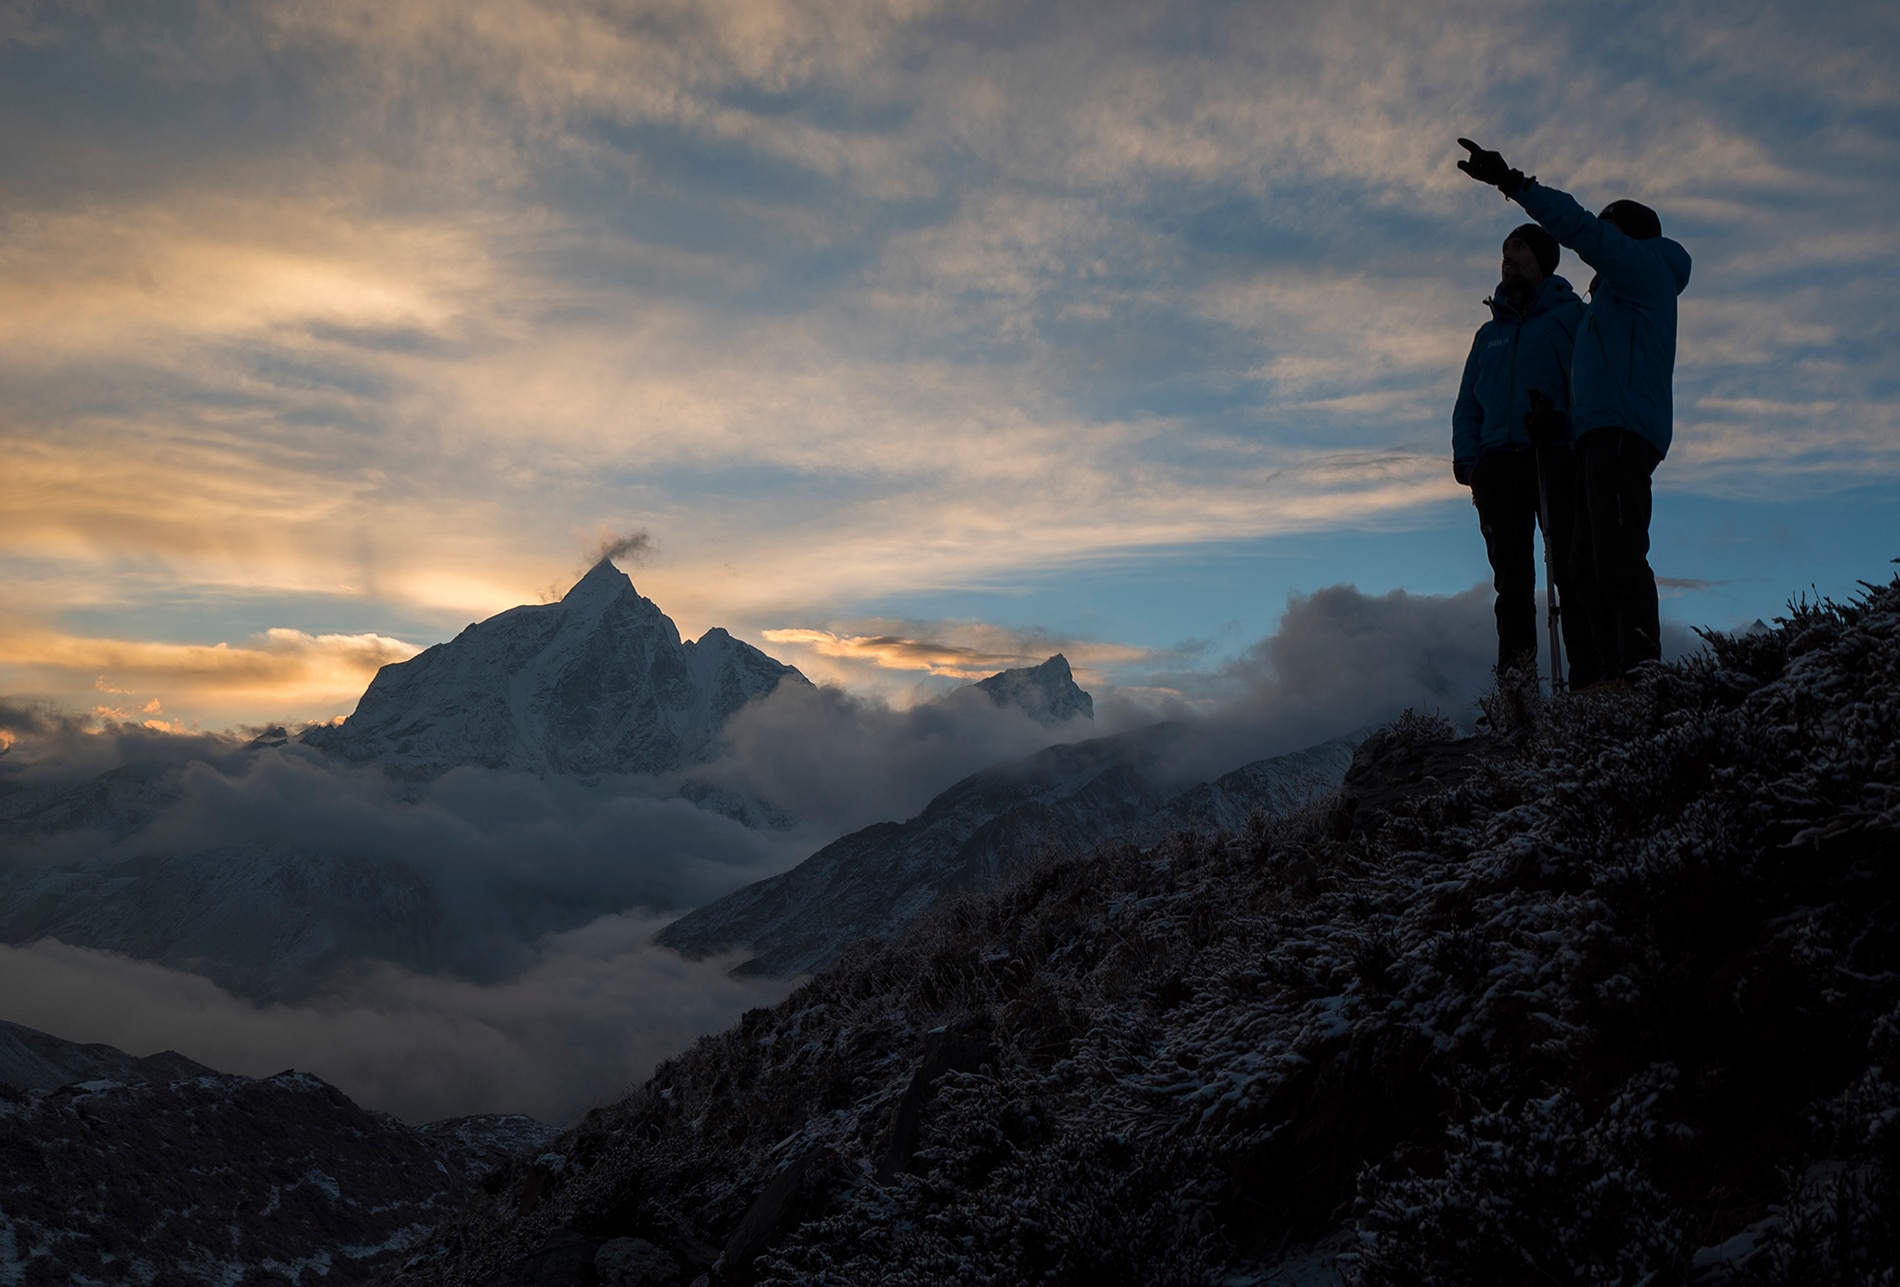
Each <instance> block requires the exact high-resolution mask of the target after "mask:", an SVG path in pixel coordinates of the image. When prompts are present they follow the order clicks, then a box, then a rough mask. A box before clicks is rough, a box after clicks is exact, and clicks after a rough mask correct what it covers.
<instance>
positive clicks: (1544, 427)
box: [1524, 389, 1564, 697]
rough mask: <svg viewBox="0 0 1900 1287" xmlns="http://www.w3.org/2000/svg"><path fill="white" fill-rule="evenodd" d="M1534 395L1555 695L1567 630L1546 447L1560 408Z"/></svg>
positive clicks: (1530, 417)
mask: <svg viewBox="0 0 1900 1287" xmlns="http://www.w3.org/2000/svg"><path fill="white" fill-rule="evenodd" d="M1530 395H1531V409H1530V411H1529V413H1527V414H1526V415H1525V417H1524V428H1525V430H1526V432H1527V433H1528V434H1529V435H1530V440H1531V450H1532V452H1533V454H1534V455H1535V457H1536V461H1537V526H1538V530H1539V531H1541V532H1542V533H1543V534H1544V620H1545V622H1546V624H1547V625H1548V626H1549V629H1550V692H1551V696H1553V697H1554V696H1556V695H1557V694H1558V693H1560V692H1562V691H1563V690H1564V645H1563V632H1562V631H1561V630H1560V629H1559V627H1560V625H1561V624H1562V618H1563V605H1562V604H1561V603H1559V602H1558V601H1557V561H1556V559H1555V558H1554V557H1553V556H1552V555H1551V552H1550V469H1549V461H1550V457H1549V455H1548V454H1547V451H1546V449H1547V448H1548V446H1549V445H1550V440H1551V437H1552V436H1553V435H1552V433H1551V426H1552V422H1553V421H1554V420H1555V419H1556V415H1557V409H1556V407H1555V406H1554V405H1552V403H1551V401H1550V399H1549V398H1547V397H1545V396H1544V395H1543V393H1542V392H1540V391H1539V390H1537V389H1532V390H1531V391H1530Z"/></svg>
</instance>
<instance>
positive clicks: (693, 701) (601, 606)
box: [303, 559, 808, 778]
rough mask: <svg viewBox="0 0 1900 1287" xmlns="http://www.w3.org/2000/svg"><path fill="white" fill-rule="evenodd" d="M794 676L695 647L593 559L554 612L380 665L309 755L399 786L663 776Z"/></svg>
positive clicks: (738, 650) (310, 736) (494, 622)
mask: <svg viewBox="0 0 1900 1287" xmlns="http://www.w3.org/2000/svg"><path fill="white" fill-rule="evenodd" d="M786 681H790V682H795V683H801V684H802V683H806V682H808V681H807V680H806V679H805V677H804V676H803V675H801V674H800V673H799V672H798V671H797V670H796V669H795V668H793V667H791V666H787V665H785V664H783V663H781V662H778V661H775V660H773V659H772V658H771V657H768V656H766V655H765V654H764V653H763V652H760V651H759V650H758V649H757V648H754V647H752V645H750V644H748V643H745V642H743V641H741V640H738V639H735V638H733V637H732V635H730V634H729V633H727V632H726V631H725V630H723V629H720V628H718V627H714V628H713V629H711V630H708V631H707V632H706V633H705V634H704V635H702V636H701V637H700V638H698V639H697V640H681V638H680V634H679V628H678V627H677V626H675V625H674V624H673V621H672V619H671V618H670V617H668V616H667V615H666V614H665V613H663V612H661V611H660V609H659V607H658V606H657V605H655V604H654V602H653V601H652V600H651V599H648V598H645V597H644V596H642V595H641V594H640V593H639V592H638V591H637V590H635V589H634V586H633V582H632V581H631V580H630V579H629V578H628V577H627V575H626V574H625V573H624V572H621V571H620V570H619V569H618V568H616V567H614V566H613V564H612V563H610V562H608V561H606V560H604V559H603V560H602V561H601V562H599V563H598V564H596V565H595V566H594V567H593V568H592V569H591V570H590V571H589V572H588V573H587V575H585V576H583V577H582V578H581V579H580V580H579V581H578V582H576V583H575V585H574V587H573V588H572V589H570V590H569V591H568V592H567V594H566V595H565V596H563V597H562V598H561V600H560V601H559V602H558V603H547V604H529V605H525V606H522V607H519V608H512V609H510V610H508V611H507V612H503V613H499V614H497V615H496V616H493V617H490V618H488V619H487V620H486V621H481V622H477V623H475V624H473V625H471V626H469V627H468V628H467V629H466V630H464V631H462V633H461V634H459V635H457V636H456V637H455V638H454V639H452V640H450V641H449V642H448V643H445V644H437V645H436V646H435V647H433V648H429V649H426V650H424V651H423V652H421V653H419V654H418V655H416V656H415V657H412V658H410V659H409V660H408V661H403V662H396V663H393V664H391V665H388V666H385V667H383V668H382V669H381V670H380V671H378V672H377V674H376V678H375V679H373V680H372V681H371V682H370V685H369V688H368V690H367V691H365V692H364V694H363V697H362V700H361V701H359V702H358V703H357V707H356V711H355V713H354V714H352V715H351V716H350V717H349V718H348V719H347V720H345V721H344V722H343V723H342V724H340V725H323V726H318V727H315V728H312V729H310V730H308V731H307V732H305V733H304V735H303V741H304V742H305V743H307V744H309V745H311V746H316V747H320V748H322V749H323V750H326V751H330V752H333V753H335V754H337V755H341V756H343V757H345V758H347V759H350V760H355V761H374V762H376V763H378V764H380V765H382V766H383V767H385V768H387V769H388V770H390V771H391V772H393V773H396V774H399V775H402V776H406V777H432V776H435V775H437V774H440V773H443V772H445V771H447V770H448V769H451V768H454V767H456V766H458V765H464V764H469V765H480V766H483V767H487V768H500V769H520V770H526V771H528V772H532V773H562V774H570V775H573V776H577V777H583V778H588V777H598V776H601V775H605V774H620V773H668V772H672V771H674V770H677V769H681V768H685V767H687V766H690V765H693V764H698V763H701V762H703V761H705V760H707V759H709V758H710V757H711V756H712V755H713V754H715V753H716V751H717V749H718V744H719V734H720V731H721V730H722V729H723V728H724V727H725V722H726V720H727V719H728V718H730V717H731V716H732V715H733V714H734V713H735V712H736V711H738V710H739V708H740V707H742V706H744V705H745V704H746V703H747V702H749V701H752V700H753V699H755V698H759V697H764V696H766V695H767V694H769V693H771V692H772V691H773V690H774V689H775V688H777V687H778V685H779V684H780V683H781V682H786Z"/></svg>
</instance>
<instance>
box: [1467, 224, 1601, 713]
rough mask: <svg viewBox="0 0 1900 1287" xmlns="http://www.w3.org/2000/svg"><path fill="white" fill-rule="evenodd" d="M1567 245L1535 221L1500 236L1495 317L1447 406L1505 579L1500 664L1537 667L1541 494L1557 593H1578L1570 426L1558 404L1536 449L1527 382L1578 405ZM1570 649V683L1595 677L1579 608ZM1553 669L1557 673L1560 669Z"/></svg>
mask: <svg viewBox="0 0 1900 1287" xmlns="http://www.w3.org/2000/svg"><path fill="white" fill-rule="evenodd" d="M1562 254H1563V252H1562V251H1561V250H1559V249H1558V247H1557V242H1556V240H1555V239H1554V238H1553V237H1552V236H1551V235H1550V234H1549V233H1547V232H1545V231H1544V230H1543V229H1542V228H1540V227H1538V226H1537V225H1536V224H1534V223H1527V224H1524V225H1523V226H1521V227H1518V228H1513V229H1512V230H1511V231H1510V233H1509V234H1507V235H1506V236H1505V238H1504V260H1503V264H1502V265H1501V267H1500V270H1499V281H1498V287H1497V290H1496V291H1495V292H1494V293H1493V294H1492V296H1491V298H1489V299H1487V300H1485V301H1484V302H1485V304H1486V306H1487V307H1489V308H1490V310H1491V320H1490V321H1488V322H1486V323H1485V324H1484V325H1483V326H1481V327H1479V328H1478V334H1477V336H1476V337H1475V338H1474V339H1473V340H1472V341H1471V356H1470V357H1468V358H1466V359H1465V374H1464V379H1463V380H1462V381H1461V382H1460V383H1459V386H1458V401H1457V403H1456V404H1455V405H1454V406H1453V407H1452V412H1451V459H1452V466H1451V469H1452V476H1453V477H1455V478H1456V479H1457V480H1458V481H1459V482H1461V483H1464V484H1465V485H1467V486H1469V487H1470V488H1471V503H1472V504H1473V505H1475V506H1477V508H1478V525H1479V528H1480V529H1481V530H1482V531H1483V533H1484V552H1485V554H1486V555H1487V556H1488V557H1489V558H1490V560H1491V574H1492V585H1493V586H1494V587H1495V588H1496V590H1497V605H1496V613H1497V622H1498V669H1499V670H1500V671H1502V670H1507V669H1510V668H1512V667H1527V668H1529V669H1532V670H1534V669H1535V668H1536V666H1537V560H1536V557H1535V552H1534V551H1535V547H1534V545H1533V543H1532V542H1533V536H1532V533H1533V531H1534V530H1535V529H1536V527H1537V526H1538V508H1539V496H1540V488H1539V479H1538V469H1539V466H1540V463H1541V465H1542V467H1543V469H1544V470H1545V477H1544V479H1543V483H1544V487H1543V489H1542V494H1543V495H1547V496H1548V497H1549V503H1550V514H1549V516H1548V518H1549V523H1550V530H1548V531H1547V532H1545V534H1544V540H1545V542H1546V543H1547V545H1548V547H1549V551H1550V556H1551V566H1552V567H1553V568H1555V569H1556V580H1557V589H1558V593H1559V594H1561V595H1563V596H1564V597H1565V598H1566V599H1568V598H1569V597H1570V588H1569V584H1568V582H1569V562H1568V560H1569V554H1570V529H1571V525H1572V523H1573V521H1574V520H1573V517H1572V515H1571V503H1570V496H1571V491H1572V489H1573V483H1572V481H1571V473H1570V432H1569V424H1568V419H1567V417H1566V416H1565V415H1564V414H1563V413H1562V412H1561V411H1559V412H1557V413H1556V414H1555V416H1554V417H1553V418H1552V423H1550V424H1549V425H1548V426H1542V425H1540V426H1539V427H1540V428H1541V429H1544V430H1545V439H1546V440H1545V442H1544V444H1543V446H1544V450H1543V452H1542V453H1541V460H1540V454H1539V453H1538V452H1537V451H1536V450H1535V449H1534V448H1535V444H1533V442H1532V441H1531V436H1530V433H1531V431H1530V429H1529V428H1528V427H1527V420H1528V418H1529V416H1530V412H1531V396H1530V395H1531V391H1532V390H1536V391H1538V392H1539V393H1541V394H1543V395H1544V397H1546V398H1548V399H1550V401H1551V402H1553V403H1555V404H1556V406H1557V407H1559V408H1567V407H1569V405H1570V358H1571V354H1572V353H1574V352H1575V351H1576V347H1577V325H1578V322H1579V321H1580V319H1581V318H1582V316H1583V301H1582V300H1580V299H1578V298H1577V292H1576V291H1574V290H1572V289H1571V287H1570V283H1569V282H1567V281H1565V280H1564V279H1563V278H1561V277H1558V276H1555V275H1554V274H1555V273H1556V271H1557V263H1558V260H1559V259H1560V258H1561V256H1562ZM1563 620H1564V651H1565V652H1567V653H1568V654H1569V660H1570V666H1569V670H1570V680H1571V683H1572V684H1582V683H1590V682H1592V681H1593V680H1594V679H1595V678H1596V674H1595V667H1594V664H1593V660H1592V659H1593V657H1594V650H1593V649H1592V647H1591V645H1590V641H1589V634H1588V629H1587V627H1586V626H1585V625H1584V624H1583V622H1582V618H1581V616H1580V615H1579V616H1578V617H1577V619H1576V621H1575V622H1574V623H1573V622H1572V620H1571V618H1569V617H1568V616H1566V617H1565V618H1564V619H1563ZM1552 678H1553V679H1556V678H1557V676H1556V674H1555V671H1554V668H1553V673H1552Z"/></svg>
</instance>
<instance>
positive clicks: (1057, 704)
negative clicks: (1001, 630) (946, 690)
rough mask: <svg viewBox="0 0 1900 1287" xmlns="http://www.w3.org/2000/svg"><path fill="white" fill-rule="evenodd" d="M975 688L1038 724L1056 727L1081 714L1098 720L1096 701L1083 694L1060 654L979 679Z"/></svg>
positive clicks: (1067, 662) (1067, 663) (1067, 661)
mask: <svg viewBox="0 0 1900 1287" xmlns="http://www.w3.org/2000/svg"><path fill="white" fill-rule="evenodd" d="M976 687H977V688H978V689H980V690H981V691H982V692H984V693H986V694H988V696H989V699H990V700H991V701H992V702H995V703H996V704H997V705H998V706H1009V707H1013V708H1014V709H1016V710H1019V711H1021V712H1022V713H1023V714H1025V715H1027V716H1029V717H1030V718H1031V719H1033V720H1035V721H1036V722H1037V723H1039V724H1046V725H1056V724H1061V723H1063V722H1064V721H1066V720H1071V719H1074V718H1075V717H1076V716H1077V715H1080V716H1081V717H1082V718H1083V719H1094V718H1095V699H1094V698H1093V697H1090V696H1089V695H1088V693H1087V692H1085V691H1083V689H1082V688H1080V687H1079V686H1078V685H1077V684H1076V682H1075V675H1074V673H1073V672H1072V671H1070V669H1069V659H1068V658H1067V657H1064V656H1063V655H1062V654H1061V653H1057V654H1056V655H1055V656H1053V657H1051V658H1049V660H1047V661H1045V662H1043V663H1042V664H1041V665H1040V666H1019V667H1017V668H1016V669H1014V670H1005V671H1001V672H999V673H997V674H994V675H991V676H990V677H989V678H988V679H983V680H979V681H977V683H976Z"/></svg>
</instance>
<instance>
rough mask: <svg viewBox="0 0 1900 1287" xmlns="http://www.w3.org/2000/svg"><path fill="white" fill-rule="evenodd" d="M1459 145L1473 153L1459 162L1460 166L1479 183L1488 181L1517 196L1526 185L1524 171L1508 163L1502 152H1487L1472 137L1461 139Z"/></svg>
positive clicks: (1495, 186) (1511, 195) (1499, 188)
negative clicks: (1513, 167) (1519, 190)
mask: <svg viewBox="0 0 1900 1287" xmlns="http://www.w3.org/2000/svg"><path fill="white" fill-rule="evenodd" d="M1458 146H1459V147H1461V148H1463V149H1464V150H1465V151H1467V152H1469V153H1471V155H1470V156H1469V157H1468V158H1467V159H1465V160H1463V161H1460V162H1459V163H1458V168H1459V169H1460V170H1463V171H1464V172H1465V173H1466V174H1468V175H1470V176H1471V177H1472V178H1474V179H1476V180H1477V181H1478V182H1479V183H1488V184H1490V185H1491V186H1492V187H1494V188H1496V189H1497V190H1498V191H1499V192H1502V193H1503V194H1504V195H1505V196H1507V197H1514V196H1516V195H1517V193H1518V189H1519V188H1522V187H1523V186H1524V172H1523V171H1522V170H1513V169H1512V168H1511V167H1510V166H1509V165H1506V164H1505V162H1504V157H1503V156H1502V155H1501V154H1499V153H1497V152H1487V151H1485V150H1484V149H1483V148H1481V147H1479V146H1478V145H1477V144H1476V143H1473V142H1472V141H1471V140H1470V139H1459V140H1458Z"/></svg>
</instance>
